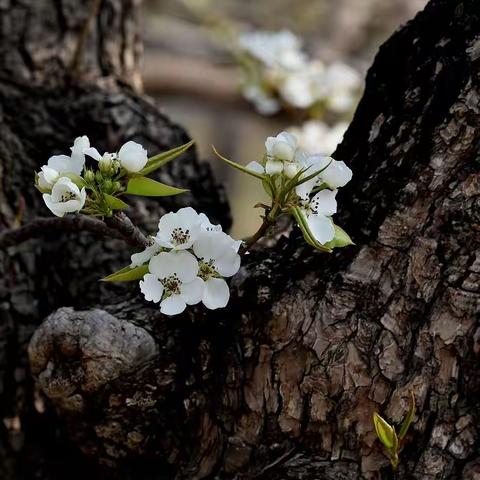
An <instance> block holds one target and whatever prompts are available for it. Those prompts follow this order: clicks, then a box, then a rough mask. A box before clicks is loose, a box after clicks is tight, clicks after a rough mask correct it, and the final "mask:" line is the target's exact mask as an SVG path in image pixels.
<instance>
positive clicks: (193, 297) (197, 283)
mask: <svg viewBox="0 0 480 480" xmlns="http://www.w3.org/2000/svg"><path fill="white" fill-rule="evenodd" d="M204 288H205V283H204V281H203V280H202V279H201V278H200V277H196V278H194V279H193V281H192V282H189V283H182V285H181V286H180V293H181V295H182V298H183V299H184V300H185V303H186V304H187V305H196V304H197V303H199V302H201V301H202V297H203V290H204Z"/></svg>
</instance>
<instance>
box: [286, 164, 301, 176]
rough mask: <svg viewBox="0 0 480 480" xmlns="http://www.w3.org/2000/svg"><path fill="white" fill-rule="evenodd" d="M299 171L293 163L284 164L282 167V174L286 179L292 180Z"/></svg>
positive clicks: (297, 166)
mask: <svg viewBox="0 0 480 480" xmlns="http://www.w3.org/2000/svg"><path fill="white" fill-rule="evenodd" d="M299 170H300V168H299V165H297V164H296V163H293V162H286V163H285V164H284V166H283V173H284V174H285V176H286V177H287V178H293V177H294V176H295V175H296V174H297V173H298V172H299Z"/></svg>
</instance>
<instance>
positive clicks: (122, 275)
mask: <svg viewBox="0 0 480 480" xmlns="http://www.w3.org/2000/svg"><path fill="white" fill-rule="evenodd" d="M146 273H148V265H140V266H139V267H133V268H131V267H130V266H127V267H125V268H122V269H121V270H118V271H116V272H115V273H112V274H110V275H108V276H106V277H105V278H102V279H101V281H102V282H132V281H133V280H140V279H141V278H143V276H144V275H145V274H146Z"/></svg>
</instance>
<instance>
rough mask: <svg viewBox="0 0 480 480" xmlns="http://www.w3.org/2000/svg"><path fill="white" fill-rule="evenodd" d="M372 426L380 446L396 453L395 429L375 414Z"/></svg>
mask: <svg viewBox="0 0 480 480" xmlns="http://www.w3.org/2000/svg"><path fill="white" fill-rule="evenodd" d="M373 424H374V426H375V431H376V432H377V436H378V438H379V440H380V441H381V442H382V444H383V445H384V446H385V447H386V448H388V449H389V450H392V451H396V446H397V445H398V439H397V434H396V433H395V429H394V428H393V427H392V426H391V425H390V424H389V423H388V422H387V421H386V420H384V419H383V418H382V417H381V416H380V415H379V414H378V413H377V412H375V413H374V414H373Z"/></svg>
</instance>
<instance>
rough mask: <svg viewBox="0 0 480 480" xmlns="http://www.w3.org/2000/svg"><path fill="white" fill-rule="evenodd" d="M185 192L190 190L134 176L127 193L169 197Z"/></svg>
mask: <svg viewBox="0 0 480 480" xmlns="http://www.w3.org/2000/svg"><path fill="white" fill-rule="evenodd" d="M185 192H188V190H185V189H183V188H176V187H171V186H170V185H165V184H164V183H160V182H157V181H156V180H153V179H151V178H147V177H133V178H131V179H130V180H129V181H128V184H127V193H129V194H131V195H142V196H144V197H168V196H170V195H178V194H179V193H185Z"/></svg>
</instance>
